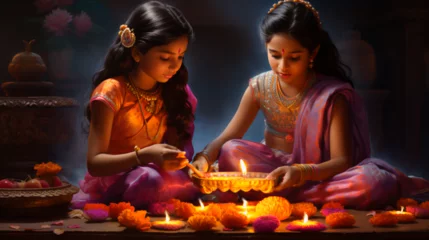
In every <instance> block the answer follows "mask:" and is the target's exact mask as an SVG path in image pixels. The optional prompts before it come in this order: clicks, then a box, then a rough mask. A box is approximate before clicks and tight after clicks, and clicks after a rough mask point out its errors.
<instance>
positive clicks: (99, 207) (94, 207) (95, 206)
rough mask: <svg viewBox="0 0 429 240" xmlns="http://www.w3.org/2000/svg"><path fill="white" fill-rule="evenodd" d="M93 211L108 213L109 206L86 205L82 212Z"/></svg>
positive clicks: (99, 204)
mask: <svg viewBox="0 0 429 240" xmlns="http://www.w3.org/2000/svg"><path fill="white" fill-rule="evenodd" d="M93 209H102V210H105V211H107V212H109V206H107V205H106V204H103V203H87V204H85V206H84V207H83V210H84V211H88V210H93Z"/></svg>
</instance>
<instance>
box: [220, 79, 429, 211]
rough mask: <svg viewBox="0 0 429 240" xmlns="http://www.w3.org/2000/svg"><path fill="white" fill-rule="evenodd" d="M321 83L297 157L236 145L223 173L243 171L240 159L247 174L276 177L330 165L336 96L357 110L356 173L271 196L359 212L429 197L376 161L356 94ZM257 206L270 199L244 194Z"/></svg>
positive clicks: (310, 100)
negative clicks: (297, 166) (299, 167)
mask: <svg viewBox="0 0 429 240" xmlns="http://www.w3.org/2000/svg"><path fill="white" fill-rule="evenodd" d="M317 78H318V81H317V82H316V83H315V85H313V87H312V88H311V89H310V90H309V92H308V93H307V95H306V97H305V99H304V100H303V102H302V106H301V109H300V112H299V115H298V119H297V123H296V126H295V133H294V135H295V141H294V146H293V153H292V154H289V153H286V152H283V151H280V150H277V149H271V148H269V147H268V146H266V145H264V144H261V143H256V142H250V141H246V140H241V139H236V140H231V141H229V142H227V143H226V144H224V146H223V147H222V149H221V153H220V156H219V171H237V170H238V171H239V164H238V161H239V159H245V160H246V162H247V165H248V171H259V172H271V171H273V170H274V169H276V168H277V167H280V166H284V165H292V164H294V163H314V164H317V163H321V162H324V161H327V160H329V159H330V146H329V129H328V126H329V123H330V120H331V119H330V116H331V114H330V113H331V111H332V106H333V96H334V95H335V94H342V95H344V96H345V97H346V98H347V100H348V102H349V104H350V107H351V109H352V111H351V112H352V114H353V116H352V120H353V123H352V124H353V125H352V126H353V136H352V137H353V146H354V147H355V148H354V149H353V167H351V168H350V169H348V170H347V171H345V172H342V173H340V174H337V175H335V176H334V177H332V178H330V179H327V180H325V181H322V182H314V181H313V182H309V181H308V182H307V183H306V184H304V185H303V186H301V187H298V188H290V189H286V190H284V191H282V192H276V193H273V194H271V195H280V196H284V197H286V198H287V199H288V200H290V201H292V202H301V201H310V202H313V203H315V204H318V205H321V204H324V203H326V202H329V201H337V202H340V203H342V204H343V205H345V206H347V207H351V208H356V209H370V208H372V209H373V208H382V207H385V206H386V205H388V204H394V203H395V202H396V200H397V199H398V198H400V197H413V196H417V195H419V194H423V193H428V192H429V182H428V181H427V180H425V179H422V178H416V177H408V176H406V175H405V174H404V173H402V172H400V171H399V170H397V169H396V168H394V167H393V166H391V165H389V164H388V163H387V162H385V161H383V160H381V159H376V158H371V157H370V147H369V143H370V142H369V141H370V140H369V132H368V124H367V119H366V113H365V110H364V107H363V103H362V101H361V99H360V97H359V96H358V95H357V94H356V92H355V91H354V90H353V88H352V87H351V86H350V85H349V84H347V83H344V82H341V81H338V80H336V79H333V78H330V77H327V76H323V75H317ZM242 196H243V197H244V198H246V199H250V200H252V199H253V200H256V199H260V198H262V197H264V196H266V195H263V194H261V193H256V192H248V193H242Z"/></svg>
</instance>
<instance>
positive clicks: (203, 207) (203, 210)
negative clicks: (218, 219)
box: [195, 198, 207, 213]
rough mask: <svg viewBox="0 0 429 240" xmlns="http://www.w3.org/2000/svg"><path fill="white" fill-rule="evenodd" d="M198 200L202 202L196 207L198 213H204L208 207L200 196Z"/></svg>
mask: <svg viewBox="0 0 429 240" xmlns="http://www.w3.org/2000/svg"><path fill="white" fill-rule="evenodd" d="M198 202H200V206H199V207H195V209H196V210H197V213H204V212H205V211H207V208H206V207H205V206H204V203H203V201H201V198H198Z"/></svg>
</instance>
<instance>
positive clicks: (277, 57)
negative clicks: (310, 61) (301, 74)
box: [271, 55, 301, 62]
mask: <svg viewBox="0 0 429 240" xmlns="http://www.w3.org/2000/svg"><path fill="white" fill-rule="evenodd" d="M271 57H273V58H274V59H280V58H282V56H279V55H271ZM300 59H301V57H290V58H289V60H291V61H292V62H298V61H299V60H300Z"/></svg>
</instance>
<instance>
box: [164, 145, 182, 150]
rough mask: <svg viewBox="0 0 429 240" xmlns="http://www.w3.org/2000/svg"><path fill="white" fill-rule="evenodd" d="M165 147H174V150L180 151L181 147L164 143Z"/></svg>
mask: <svg viewBox="0 0 429 240" xmlns="http://www.w3.org/2000/svg"><path fill="white" fill-rule="evenodd" d="M164 147H165V148H168V149H172V150H177V151H180V149H178V148H177V147H175V146H173V145H169V144H164Z"/></svg>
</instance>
